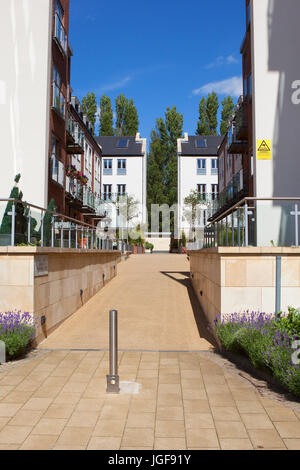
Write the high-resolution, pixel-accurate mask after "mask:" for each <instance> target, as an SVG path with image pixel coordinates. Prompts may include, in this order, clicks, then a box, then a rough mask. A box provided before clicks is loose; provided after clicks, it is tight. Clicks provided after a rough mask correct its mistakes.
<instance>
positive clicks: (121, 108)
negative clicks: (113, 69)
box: [116, 94, 128, 136]
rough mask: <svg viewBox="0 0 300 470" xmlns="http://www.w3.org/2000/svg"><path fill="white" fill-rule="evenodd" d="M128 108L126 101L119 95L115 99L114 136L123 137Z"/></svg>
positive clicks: (123, 96)
mask: <svg viewBox="0 0 300 470" xmlns="http://www.w3.org/2000/svg"><path fill="white" fill-rule="evenodd" d="M127 106H128V99H127V98H126V97H125V95H123V94H121V95H119V96H117V98H116V116H117V117H116V135H119V136H124V135H125V134H124V131H125V115H126V110H127Z"/></svg>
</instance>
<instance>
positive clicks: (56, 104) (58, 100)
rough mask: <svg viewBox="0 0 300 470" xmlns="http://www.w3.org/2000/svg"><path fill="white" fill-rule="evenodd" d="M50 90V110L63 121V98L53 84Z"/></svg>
mask: <svg viewBox="0 0 300 470" xmlns="http://www.w3.org/2000/svg"><path fill="white" fill-rule="evenodd" d="M52 88H53V101H52V108H53V109H55V111H56V112H57V113H58V114H59V115H60V116H61V117H62V118H63V119H65V112H66V105H65V97H64V95H63V94H62V92H61V91H60V88H59V87H58V86H57V85H56V83H55V82H53V84H52Z"/></svg>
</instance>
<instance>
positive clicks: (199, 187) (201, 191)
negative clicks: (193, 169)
mask: <svg viewBox="0 0 300 470" xmlns="http://www.w3.org/2000/svg"><path fill="white" fill-rule="evenodd" d="M197 191H198V193H199V194H200V195H201V196H202V198H203V199H205V198H206V184H197Z"/></svg>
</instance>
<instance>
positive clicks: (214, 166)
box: [211, 158, 218, 175]
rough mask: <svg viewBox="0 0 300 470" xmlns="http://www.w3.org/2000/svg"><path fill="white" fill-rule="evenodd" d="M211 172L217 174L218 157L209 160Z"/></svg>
mask: <svg viewBox="0 0 300 470" xmlns="http://www.w3.org/2000/svg"><path fill="white" fill-rule="evenodd" d="M211 174H212V175H217V174H218V159H217V158H214V159H213V160H212V161H211Z"/></svg>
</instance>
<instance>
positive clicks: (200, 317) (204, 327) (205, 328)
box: [160, 271, 218, 348]
mask: <svg viewBox="0 0 300 470" xmlns="http://www.w3.org/2000/svg"><path fill="white" fill-rule="evenodd" d="M160 272H161V274H163V275H164V276H167V277H169V278H170V279H172V280H173V281H176V282H179V283H180V284H182V285H184V286H185V287H186V289H187V291H188V294H189V298H190V302H191V306H192V309H193V313H194V318H195V322H196V325H197V328H198V332H199V336H200V338H204V339H206V341H208V342H209V343H211V345H212V346H214V347H215V348H218V345H217V342H216V340H215V338H214V336H213V334H212V333H211V332H210V331H209V323H208V321H207V319H206V317H205V314H204V312H203V310H202V308H201V306H200V305H199V302H198V299H197V297H196V294H195V292H194V289H193V286H192V283H191V279H190V273H189V271H160ZM177 276H183V278H178V277H177Z"/></svg>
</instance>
